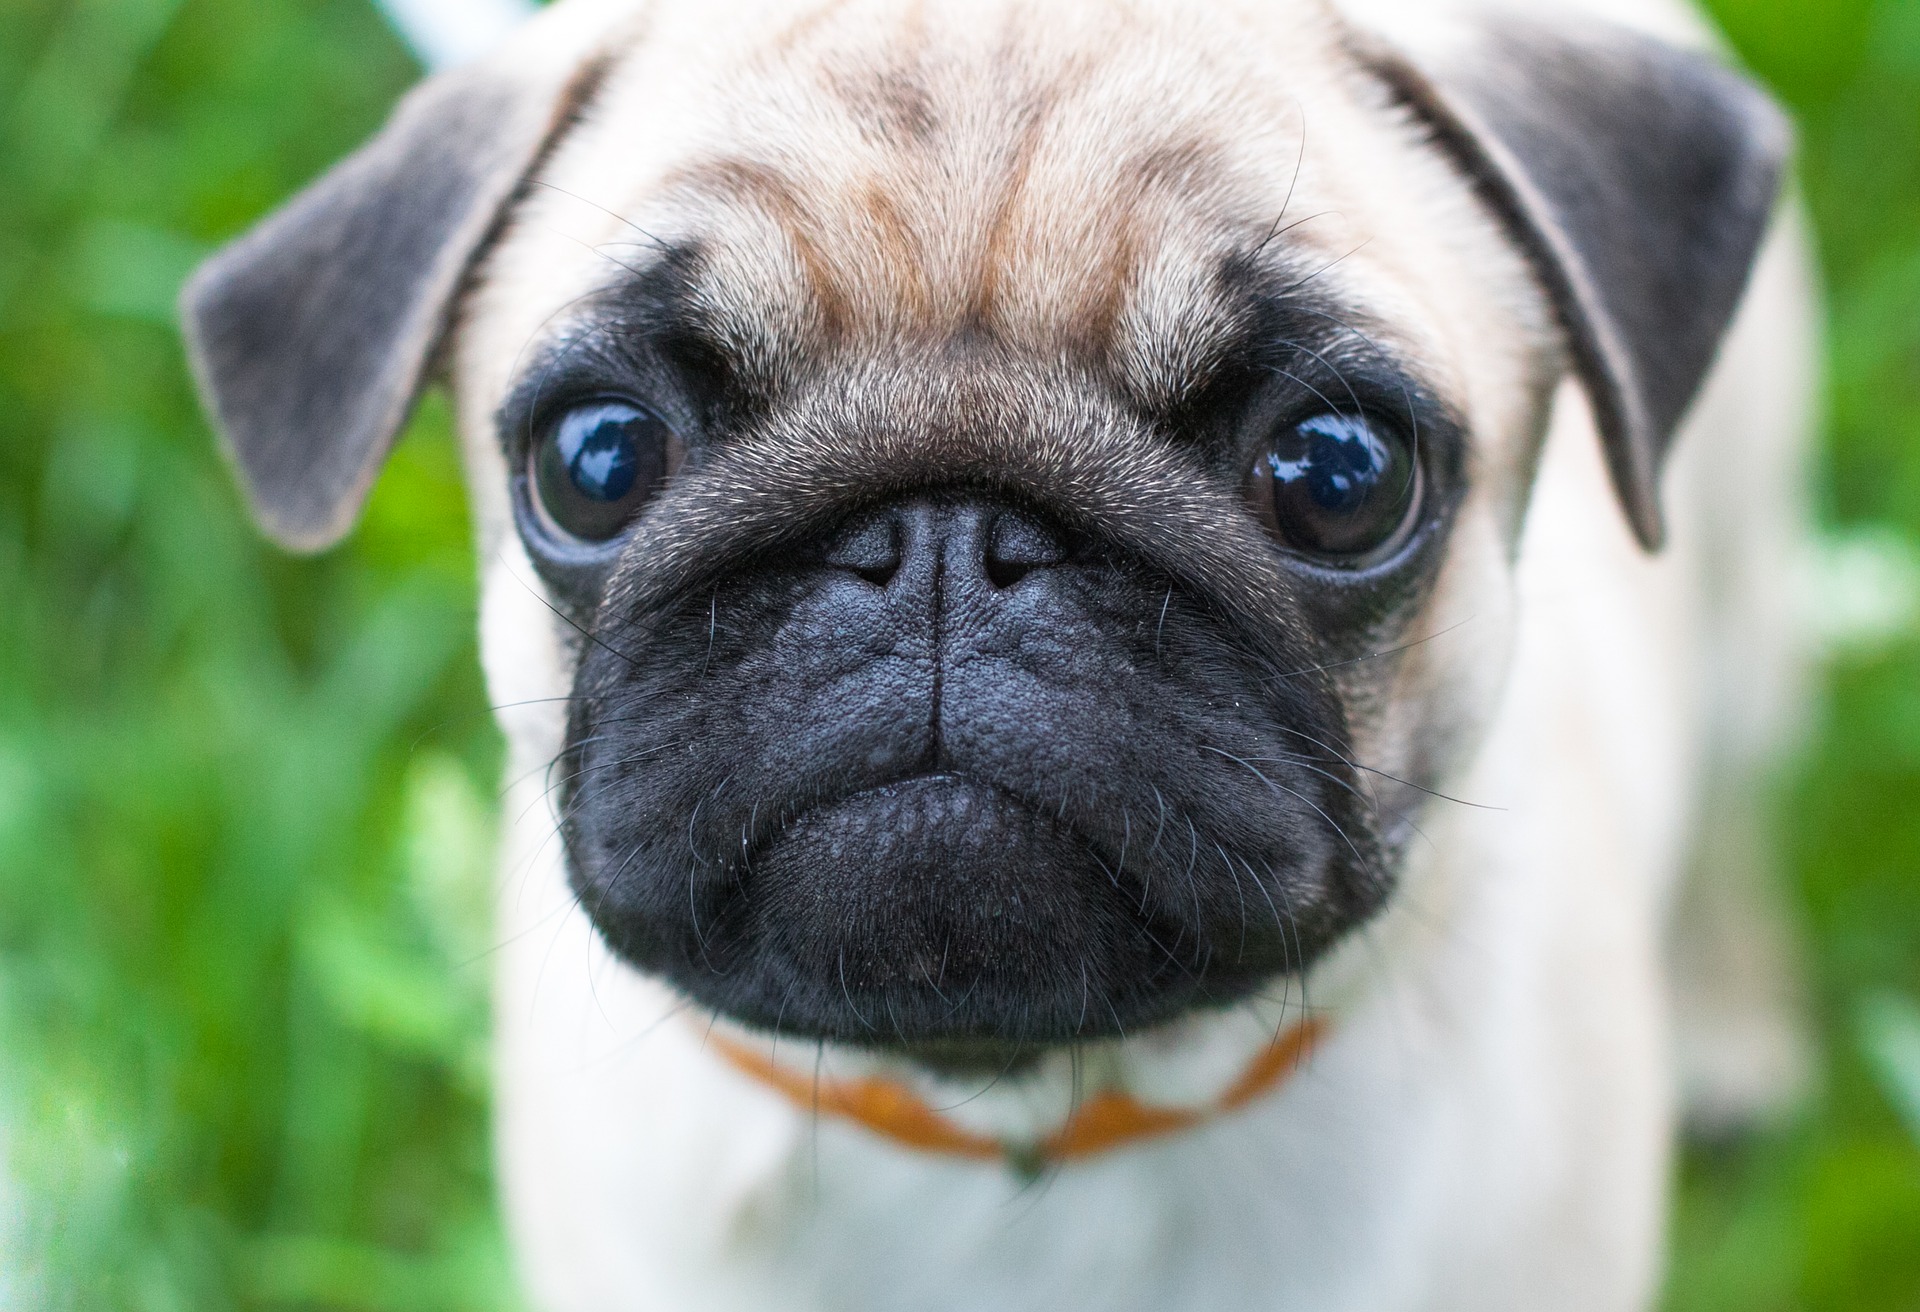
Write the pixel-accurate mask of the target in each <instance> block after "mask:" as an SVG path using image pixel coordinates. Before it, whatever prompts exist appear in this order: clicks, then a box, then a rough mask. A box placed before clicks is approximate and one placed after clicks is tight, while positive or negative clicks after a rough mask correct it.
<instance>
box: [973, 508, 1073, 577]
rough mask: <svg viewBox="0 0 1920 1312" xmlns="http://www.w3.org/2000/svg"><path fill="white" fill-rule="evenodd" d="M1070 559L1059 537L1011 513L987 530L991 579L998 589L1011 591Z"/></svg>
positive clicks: (1021, 516) (988, 568) (1024, 517)
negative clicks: (1033, 574) (1027, 578)
mask: <svg viewBox="0 0 1920 1312" xmlns="http://www.w3.org/2000/svg"><path fill="white" fill-rule="evenodd" d="M1066 558H1067V548H1066V545H1065V544H1064V543H1063V542H1062V541H1061V540H1060V538H1059V537H1058V535H1056V534H1054V533H1053V532H1051V531H1049V530H1048V529H1046V528H1043V527H1042V526H1041V525H1039V524H1036V523H1035V522H1034V521H1033V520H1031V519H1028V518H1027V517H1026V516H1025V515H1021V514H1017V513H1015V512H1013V511H1007V512H1006V513H1004V514H1001V515H999V516H997V517H996V518H995V519H994V521H993V526H992V527H991V528H990V529H988V530H987V549H986V566H987V578H988V579H989V580H991V581H992V583H993V586H994V587H996V588H1010V587H1012V586H1013V585H1014V584H1016V583H1018V582H1019V581H1020V580H1021V579H1023V578H1025V577H1026V576H1027V575H1029V574H1031V573H1033V571H1034V570H1036V569H1049V568H1051V567H1052V566H1055V565H1058V564H1059V563H1060V562H1061V561H1063V560H1065V559H1066Z"/></svg>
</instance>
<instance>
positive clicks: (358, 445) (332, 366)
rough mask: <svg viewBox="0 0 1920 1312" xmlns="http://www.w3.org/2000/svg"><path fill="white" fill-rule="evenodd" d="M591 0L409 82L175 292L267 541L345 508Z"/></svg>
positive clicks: (356, 505)
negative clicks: (376, 126)
mask: <svg viewBox="0 0 1920 1312" xmlns="http://www.w3.org/2000/svg"><path fill="white" fill-rule="evenodd" d="M596 4H598V5H599V7H600V8H602V9H605V8H607V7H608V6H607V5H605V4H600V0H571V2H570V3H568V4H562V5H559V6H556V7H555V8H554V9H551V10H549V11H547V13H546V14H545V15H542V16H541V17H538V18H535V19H534V20H532V21H531V22H530V23H529V24H528V25H527V27H526V28H525V29H523V30H522V31H521V32H520V33H518V34H516V35H515V36H514V37H513V38H511V39H510V40H509V42H508V47H509V48H508V49H505V50H503V51H501V52H500V53H499V54H498V55H496V56H494V57H492V58H490V59H487V60H485V61H483V62H481V63H479V64H476V65H471V66H468V67H465V68H462V69H459V70H457V71H454V72H450V73H444V74H441V75H440V76H438V77H435V78H432V79H430V80H428V81H427V82H425V83H423V84H422V85H421V86H419V87H417V88H415V89H414V90H413V91H412V92H411V93H410V94H409V95H408V96H407V97H406V98H405V99H404V100H402V101H401V102H400V105H399V107H398V108H397V109H396V110H395V111H394V113H393V116H392V117H391V118H390V119H389V120H388V122H387V124H386V126H385V127H384V128H383V129H382V130H381V131H380V133H379V135H378V136H376V137H374V139H373V140H372V141H371V142H369V143H368V144H367V145H365V146H363V147H362V148H361V149H360V150H359V151H358V152H357V153H355V154H354V155H352V156H350V157H348V158H347V159H346V160H344V161H343V162H341V163H340V164H338V165H336V166H335V167H334V168H333V169H332V170H331V171H330V172H328V173H327V174H326V175H325V176H323V177H322V178H320V179H319V180H318V181H317V182H315V183H313V184H312V185H310V186H309V187H307V189H306V190H305V191H302V192H301V193H300V194H299V195H297V196H295V197H294V198H293V199H292V200H291V201H289V202H288V203H287V204H286V205H285V206H284V207H283V208H281V209H280V210H278V211H276V212H275V213H273V214H272V215H270V216H268V217H267V218H266V219H265V220H264V221H262V222H261V223H260V224H259V225H258V226H257V227H255V228H254V229H253V230H252V231H250V232H248V233H247V234H245V235H244V236H242V237H240V238H239V239H238V240H236V241H235V242H233V243H232V244H231V245H229V246H227V247H226V248H225V249H223V250H221V251H220V252H218V253H217V254H215V255H214V256H213V257H212V258H211V259H209V260H208V261H207V262H206V263H205V264H203V265H202V266H201V267H200V269H199V270H198V271H197V272H196V273H195V274H194V276H193V277H192V278H191V279H190V280H189V281H188V283H187V285H186V288H185V290H184V291H183V292H182V293H181V297H180V309H181V318H182V321H183V327H184V330H185V335H186V340H187V348H188V355H189V358H190V360H191V362H192V365H193V372H194V376H195V378H196V380H197V381H198V383H199V385H200V392H201V396H202V398H203V399H204V401H205V403H206V407H207V409H208V411H209V413H210V414H211V415H212V416H213V418H214V421H215V424H216V426H217V427H218V429H219V431H220V434H221V437H222V439H223V441H224V443H225V446H226V449H227V451H228V453H229V455H230V456H231V457H232V459H233V463H234V466H235V468H236V470H237V471H238V474H239V479H240V483H241V486H242V487H243V488H244V490H245V492H246V495H247V500H248V502H249V504H250V505H251V507H252V509H253V513H254V516H255V518H256V519H257V520H258V521H259V523H260V526H261V528H262V529H263V530H264V531H265V532H266V534H267V535H268V536H269V537H271V538H273V539H274V540H275V541H276V542H279V543H280V544H281V545H283V546H286V547H290V548H293V549H296V550H304V551H314V550H319V549H321V548H323V547H327V546H330V545H332V544H333V543H334V542H336V541H338V540H339V539H340V538H341V537H342V536H344V535H345V533H346V532H347V530H348V529H349V528H350V527H352V524H353V521H354V518H355V516H356V515H357V514H358V513H359V509H360V506H361V503H362V502H363V501H364V500H365V498H366V494H367V491H368V489H369V488H370V487H371V486H372V483H373V479H374V476H375V474H376V473H377V472H378V471H379V468H380V464H381V462H382V461H383V460H384V459H385V457H386V454H387V451H388V448H389V447H390V446H391V445H392V443H393V440H394V438H395V436H396V434H397V433H398V432H399V431H400V428H401V426H402V425H403V424H404V423H405V422H406V418H407V414H408V411H409V410H410V409H411V408H412V405H413V402H414V399H415V396H416V395H417V394H418V392H419V391H420V389H421V387H422V385H423V383H424V381H425V379H426V375H427V373H428V370H429V368H430V367H431V366H432V364H433V362H434V357H435V354H436V351H437V349H438V347H439V344H440V341H441V338H442V336H443V335H444V334H445V331H446V328H447V324H448V321H449V318H450V316H451V314H452V311H453V306H454V302H455V300H456V299H457V296H458V293H459V291H460V288H461V284H462V282H463V280H464V278H465V277H466V274H467V271H468V269H469V268H470V267H471V265H472V263H473V261H474V260H475V258H476V256H477V255H478V254H479V252H480V250H481V249H482V247H483V246H484V245H485V243H486V241H487V239H488V236H489V235H490V234H491V232H492V231H493V230H494V227H495V225H496V223H497V221H498V219H499V217H500V215H501V213H502V211H503V209H504V208H505V206H506V205H507V203H508V202H509V201H510V200H511V198H512V197H513V195H514V194H515V192H516V191H517V190H518V189H519V187H520V186H521V185H522V183H523V181H524V179H525V178H526V176H527V174H528V172H529V170H530V169H532V168H533V167H534V166H535V164H536V163H537V161H538V160H539V159H540V157H541V155H542V153H543V151H544V150H545V149H546V147H547V144H548V143H549V142H550V141H552V140H553V139H554V138H555V137H556V135H557V134H558V133H559V132H560V131H561V130H562V129H563V127H564V126H565V125H566V123H568V122H569V121H570V119H571V117H572V116H573V114H574V113H575V112H576V111H577V109H578V107H579V105H580V104H581V102H582V101H583V99H584V98H585V97H586V96H587V95H588V94H590V92H591V89H592V87H593V86H594V84H595V82H596V81H597V77H598V72H599V67H600V65H601V63H602V62H603V61H602V60H601V59H600V57H599V56H598V54H597V48H598V47H599V46H600V43H601V42H602V41H603V40H606V39H607V36H608V33H609V28H608V24H607V23H606V22H605V21H604V19H603V18H602V17H601V16H600V15H598V14H596V13H594V12H592V10H593V9H594V6H595V5H596Z"/></svg>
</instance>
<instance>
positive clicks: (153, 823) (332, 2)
mask: <svg viewBox="0 0 1920 1312" xmlns="http://www.w3.org/2000/svg"><path fill="white" fill-rule="evenodd" d="M1713 7H1714V8H1715V10H1716V12H1717V13H1718V14H1719V16H1720V18H1721V19H1722V21H1723V22H1724V23H1725V24H1726V26H1727V28H1728V30H1729V31H1730V33H1731V34H1732V37H1733V40H1734V43H1735V44H1736V46H1737V47H1738V48H1739V50H1740V51H1741V53H1742V54H1743V55H1744V57H1745V58H1747V59H1748V60H1749V61H1750V63H1751V64H1752V66H1753V67H1754V68H1755V69H1756V70H1757V71H1758V72H1759V73H1760V74H1761V75H1762V76H1763V77H1764V78H1766V79H1767V80H1768V81H1770V82H1771V83H1772V85H1773V86H1774V87H1775V88H1776V89H1777V90H1778V92H1779V93H1780V94H1781V95H1782V97H1783V98H1784V99H1786V100H1787V101H1788V102H1789V103H1790V104H1791V105H1792V106H1793V107H1794V109H1795V110H1796V111H1797V113H1798V114H1799V116H1800V120H1801V123H1802V126H1803V133H1804V147H1805V161H1804V177H1805V186H1806V190H1807V193H1808V196H1809V198H1810V201H1811V205H1812V208H1813V211H1814V214H1815V218H1816V222H1817V224H1818V227H1819V230H1820V237H1821V243H1822V253H1823V260H1824V264H1825V269H1826V273H1827V277H1828V280H1829V287H1830V292H1831V297H1832V362H1831V384H1830V387H1829V392H1828V397H1829V403H1830V413H1831V422H1830V424H1829V426H1828V433H1827V438H1826V444H1825V448H1824V450H1825V459H1824V462H1823V466H1822V470H1821V485H1820V489H1819V496H1820V504H1821V507H1822V512H1823V514H1824V516H1825V518H1826V520H1827V522H1828V523H1829V525H1830V526H1831V527H1832V528H1833V529H1834V530H1835V531H1843V532H1849V533H1852V534H1854V535H1856V537H1857V536H1859V535H1861V534H1863V533H1865V534H1867V535H1868V538H1869V539H1870V540H1872V541H1875V542H1879V543H1881V544H1882V545H1887V544H1891V545H1892V546H1893V547H1894V548H1895V549H1896V555H1897V554H1898V550H1902V549H1904V550H1907V551H1909V552H1910V551H1911V550H1912V544H1914V543H1916V542H1920V0H1717V3H1716V4H1714V6H1713ZM414 76H415V70H414V68H413V66H412V64H411V63H410V61H409V59H408V57H407V56H406V54H405V52H404V51H403V50H402V49H401V48H400V47H399V46H398V45H397V43H396V42H395V40H394V39H393V37H392V36H391V34H390V33H389V32H388V31H387V30H386V29H385V28H384V27H383V26H382V24H381V23H380V21H379V20H378V19H377V17H376V16H375V14H374V12H373V10H372V9H371V7H370V6H369V4H368V3H367V0H0V1152H4V1153H5V1160H6V1162H7V1164H8V1170H7V1172H4V1173H0V1308H12V1307H18V1308H33V1309H39V1308H75V1309H89V1310H91V1309H121V1308H125V1309H137V1310H138V1312H170V1310H172V1309H182V1310H187V1309H191V1310H192V1312H218V1310H219V1309H227V1308H247V1309H269V1308H272V1309H282V1308H310V1309H323V1308H324V1309H387V1308H391V1309H395V1310H396V1312H399V1310H402V1309H404V1310H405V1312H432V1310H433V1309H441V1308H444V1309H462V1310H465V1309H474V1310H479V1309H504V1308H510V1307H512V1306H514V1298H513V1295H512V1293H511V1281H510V1280H509V1278H508V1277H507V1274H506V1265H505V1258H504V1255H503V1248H502V1244H501V1240H500V1235H499V1229H498V1222H497V1220H496V1217H495V1214H494V1210H493V1206H492V1202H491V1198H490V1181H489V1177H488V1165H487V1144H486V1124H485V1121H486V1103H485V1072H484V1061H485V1059H484V1048H483V1044H484V1038H483V1035H484V1026H485V976H486V971H487V962H486V960H485V955H486V949H487V946H488V939H487V928H486V925H485V923H484V902H485V893H484V888H485V883H486V879H487V866H488V854H489V847H490V830H491V825H492V817H493V812H494V809H495V808H494V796H495V794H494V778H495V774H496V771H497V768H498V759H499V748H498V744H497V741H496V739H495V735H494V732H493V730H492V728H491V725H490V723H489V721H488V719H487V716H486V711H485V704H484V697H483V694H482V689H481V684H480V679H479V674H478V671H477V668H476V664H475V659H474V652H473V643H472V629H473V609H474V595H473V566H472V561H471V551H470V548H469V545H468V537H467V523H466V519H465V512H464V509H463V506H462V501H461V493H460V488H459V483H458V474H457V470H456V468H455V462H454V457H453V452H452V446H451V442H450V439H449V437H448V428H447V417H446V414H445V410H444V407H443V406H442V405H441V404H440V403H438V402H437V401H430V402H429V403H428V404H427V405H426V406H425V407H424V410H423V412H422V414H421V415H420V416H419V418H418V419H417V421H416V422H415V424H414V426H413V429H412V432H411V434H410V436H409V437H408V438H407V440H406V442H405V443H404V444H403V445H402V446H401V448H400V450H399V453H398V455H397V456H396V458H395V460H394V461H393V463H392V465H391V467H390V468H389V469H388V471H387V473H386V474H385V475H384V477H383V478H382V480H381V483H380V485H379V488H378V490H377V491H376V493H375V495H374V498H373V503H372V506H371V508H370V509H369V512H368V514H367V517H366V519H365V522H364V523H363V524H362V525H361V527H360V528H359V529H358V530H357V531H356V533H355V534H354V536H353V538H352V539H351V541H350V542H349V543H348V544H347V545H346V546H345V547H343V548H342V549H340V550H338V551H336V552H334V553H332V554H330V555H328V556H325V557H323V558H321V559H318V560H292V559H288V558H286V557H284V556H281V555H278V554H276V553H275V552H273V551H272V550H270V549H268V548H266V547H264V546H262V545H261V544H260V543H259V542H258V541H257V540H256V539H255V538H254V536H253V535H252V533H251V531H250V530H249V529H248V527H247V526H246V524H245V523H244V522H243V520H242V517H241V514H240V512H239V509H238V506H237V502H236V499H235V496H234V493H233V492H232V490H231V488H230V485H229V482H228V478H227V475H226V473H225V471H224V470H223V469H222V467H221V466H220V464H219V461H218V460H217V458H216V457H215V455H214V453H213V451H212V448H211V445H210V443H209V440H208V434H207V431H206V429H205V427H204V425H203V424H202V422H201V421H200V419H199V417H198V415H197V413H196V410H195V407H194V404H193V400H192V396H191V394H190V390H189V387H188V384H187V381H186V378H185V376H184V373H183V370H182V366H181V363H180V358H179V346H178V341H177V339H176V336H175V334H174V331H173V329H172V327H171V323H170V318H171V304H172V296H173V292H174V289H175V287H176V286H177V285H178V282H179V280H180V277H181V276H182V274H183V273H184V272H185V270H186V269H187V268H188V267H190V266H191V264H192V263H193V261H194V260H195V259H196V258H197V257H198V256H199V255H200V254H201V253H203V252H204V251H205V250H207V249H208V248H209V247H210V246H211V245H212V244H214V243H215V242H217V241H219V240H221V239H222V238H225V237H227V236H229V235H231V234H232V233H234V232H235V231H237V230H238V229H240V228H241V227H243V226H244V225H245V224H246V223H248V222H249V221H250V220H252V219H253V218H255V217H256V216H258V215H259V214H260V213H261V212H263V211H264V210H265V209H266V208H268V207H269V206H270V205H272V204H273V203H274V202H276V201H278V200H279V199H281V198H283V197H284V196H286V195H287V194H288V193H289V192H291V191H292V190H293V189H294V188H296V187H297V186H298V185H299V184H300V183H302V182H303V181H305V180H306V179H307V178H309V177H311V176H312V175H313V174H314V173H316V172H318V171H319V170H320V169H321V168H322V167H324V166H325V165H326V164H327V163H328V162H330V161H331V160H332V159H334V158H335V157H337V156H338V155H339V154H340V153H342V152H343V151H345V150H347V149H348V148H350V147H351V146H352V145H354V144H355V143H356V142H357V141H358V140H359V139H361V138H362V137H363V136H364V135H365V134H366V133H368V132H369V131H370V130H371V129H372V128H373V127H374V126H375V125H376V124H377V123H378V122H379V120H380V118H381V117H382V115H383V113H384V112H385V110H386V108H387V107H388V106H389V105H390V103H391V102H392V101H393V99H394V98H395V97H396V96H397V95H398V93H399V92H400V90H401V89H402V88H403V87H404V86H405V85H406V84H407V83H408V82H409V81H410V80H411V79H412V78H413V77H414ZM1783 790H1784V792H1785V794H1786V799H1787V801H1790V803H1791V804H1790V805H1788V804H1784V803H1783V805H1781V806H1780V807H1779V808H1778V814H1779V815H1780V816H1781V817H1782V820H1781V832H1780V840H1781V843H1782V845H1783V850H1784V851H1785V852H1786V853H1787V855H1788V859H1789V860H1788V864H1789V868H1790V871H1791V875H1792V878H1793V881H1794V890H1795V894H1796V897H1797V899H1798V902H1799V905H1800V907H1801V909H1802V911H1803V913H1804V916H1803V919H1804V925H1805V932H1806V936H1807V942H1808V944H1809V956H1810V968H1811V975H1812V980H1813V988H1814V994H1815V1001H1816V1006H1817V1010H1818V1015H1819V1019H1820V1021H1821V1026H1822V1033H1823V1036H1824V1045H1825V1046H1824V1067H1825V1069H1824V1080H1823V1086H1822V1091H1821V1094H1820V1096H1819V1098H1818V1100H1817V1101H1816V1102H1815V1104H1814V1105H1813V1106H1812V1107H1811V1108H1810V1109H1809V1110H1808V1111H1807V1112H1806V1114H1805V1115H1804V1116H1802V1117H1801V1118H1800V1119H1798V1120H1797V1121H1796V1122H1795V1123H1793V1124H1792V1125H1789V1126H1786V1127H1783V1128H1781V1129H1780V1130H1778V1131H1776V1132H1773V1133H1771V1134H1768V1135H1766V1136H1763V1137H1761V1138H1759V1139H1757V1140H1754V1141H1751V1142H1748V1143H1744V1144H1740V1145H1736V1146H1732V1147H1722V1148H1719V1149H1715V1150H1712V1151H1704V1150H1702V1151H1696V1152H1694V1153H1692V1154H1690V1155H1689V1157H1688V1159H1687V1161H1686V1163H1685V1166H1684V1168H1683V1171H1682V1179H1681V1186H1680V1193H1679V1206H1678V1209H1677V1213H1676V1219H1675V1231H1674V1274H1673V1277H1672V1281H1671V1290H1670V1295H1669V1300H1668V1305H1669V1307H1671V1308H1673V1309H1687V1310H1689V1312H1691V1310H1693V1309H1702V1310H1704V1309H1719V1308H1726V1309H1734V1308H1738V1309H1742V1310H1743V1312H1755V1310H1760V1309H1787V1308H1802V1307H1804V1308H1847V1309H1854V1310H1856V1312H1872V1310H1874V1309H1887V1310H1888V1312H1893V1310H1894V1309H1904V1310H1907V1312H1912V1310H1913V1309H1916V1308H1920V1138H1917V1137H1916V1136H1920V1009H1916V1006H1915V1003H1914V1001H1913V1000H1914V999H1916V998H1920V634H1916V633H1915V632H1914V630H1913V628H1912V627H1911V626H1909V627H1908V628H1907V629H1906V630H1905V631H1904V632H1902V633H1897V634H1892V635H1888V636H1885V637H1883V639H1882V640H1881V641H1879V642H1877V643H1875V644H1873V645H1872V646H1871V647H1868V648H1864V649H1858V648H1857V649H1855V650H1853V651H1851V652H1849V653H1847V654H1843V655H1840V656H1837V657H1836V659H1835V661H1834V663H1833V664H1832V667H1831V669H1830V671H1829V673H1828V676H1827V679H1826V693H1825V701H1824V705H1823V709H1822V716H1821V719H1820V722H1819V727H1818V730H1817V733H1816V735H1815V737H1814V740H1813V741H1812V743H1811V744H1810V746H1809V747H1808V749H1807V750H1806V752H1805V754H1804V759H1803V760H1801V761H1800V762H1799V763H1798V765H1797V766H1796V767H1795V769H1794V770H1793V771H1792V774H1791V778H1790V779H1789V780H1788V781H1787V782H1786V783H1785V784H1784V785H1783ZM1903 1111H1904V1115H1905V1117H1906V1118H1907V1119H1906V1120H1904V1121H1903ZM8 1175H10V1176H11V1178H12V1180H13V1181H14V1183H13V1184H12V1185H11V1186H9V1185H7V1184H6V1183H5V1182H4V1181H5V1179H6V1177H7V1176H8ZM28 1200H30V1204H29V1202H28Z"/></svg>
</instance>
